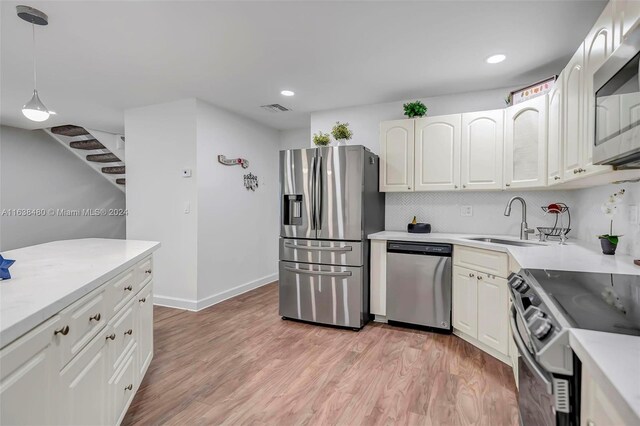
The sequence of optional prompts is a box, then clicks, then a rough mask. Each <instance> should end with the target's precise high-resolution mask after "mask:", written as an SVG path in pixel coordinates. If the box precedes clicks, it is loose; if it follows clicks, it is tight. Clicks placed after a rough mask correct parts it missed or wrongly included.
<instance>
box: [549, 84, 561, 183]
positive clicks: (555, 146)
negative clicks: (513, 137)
mask: <svg viewBox="0 0 640 426" xmlns="http://www.w3.org/2000/svg"><path fill="white" fill-rule="evenodd" d="M563 78H564V75H563V74H560V76H559V77H558V80H556V83H555V85H554V87H553V89H551V91H550V92H549V93H548V95H547V99H548V101H549V134H548V140H549V142H548V148H547V183H548V184H549V186H551V185H555V184H558V183H560V182H562V176H563V173H562V172H563V169H564V167H563V166H562V138H563V130H564V128H563V125H562V123H563V111H562V107H563V88H564V85H563V81H562V80H563Z"/></svg>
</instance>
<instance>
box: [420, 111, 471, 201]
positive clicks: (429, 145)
mask: <svg viewBox="0 0 640 426" xmlns="http://www.w3.org/2000/svg"><path fill="white" fill-rule="evenodd" d="M460 127H461V114H452V115H442V116H439V117H425V118H419V119H417V120H416V138H415V140H416V159H415V173H416V176H415V190H416V191H452V190H454V189H458V188H459V186H460Z"/></svg>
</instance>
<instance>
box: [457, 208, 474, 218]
mask: <svg viewBox="0 0 640 426" xmlns="http://www.w3.org/2000/svg"><path fill="white" fill-rule="evenodd" d="M460 216H473V207H472V206H461V207H460Z"/></svg>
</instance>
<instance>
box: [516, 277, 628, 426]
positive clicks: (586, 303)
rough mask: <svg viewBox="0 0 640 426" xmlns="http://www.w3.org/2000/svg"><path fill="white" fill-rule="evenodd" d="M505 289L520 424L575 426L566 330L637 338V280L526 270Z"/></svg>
mask: <svg viewBox="0 0 640 426" xmlns="http://www.w3.org/2000/svg"><path fill="white" fill-rule="evenodd" d="M509 287H510V291H511V295H512V299H513V306H512V308H511V314H512V317H511V331H512V333H513V339H514V341H515V343H516V345H517V346H518V350H519V352H520V358H519V365H518V370H519V377H518V381H519V406H520V418H521V420H522V424H523V425H525V426H529V425H578V424H580V422H579V420H580V419H579V415H580V407H579V404H580V370H581V364H580V360H579V359H578V358H577V357H576V356H575V354H574V353H573V351H572V350H571V347H570V346H569V329H570V328H582V329H588V330H595V331H602V332H608V333H619V334H630V335H636V336H640V276H634V275H616V274H598V273H589V272H571V271H555V270H541V269H530V270H521V271H520V273H518V274H511V276H510V277H509Z"/></svg>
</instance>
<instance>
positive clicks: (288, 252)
mask: <svg viewBox="0 0 640 426" xmlns="http://www.w3.org/2000/svg"><path fill="white" fill-rule="evenodd" d="M280 260H287V261H290V262H304V263H322V264H325V265H344V266H362V265H363V264H364V263H363V259H362V243H361V242H348V241H320V240H296V239H291V238H280Z"/></svg>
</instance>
